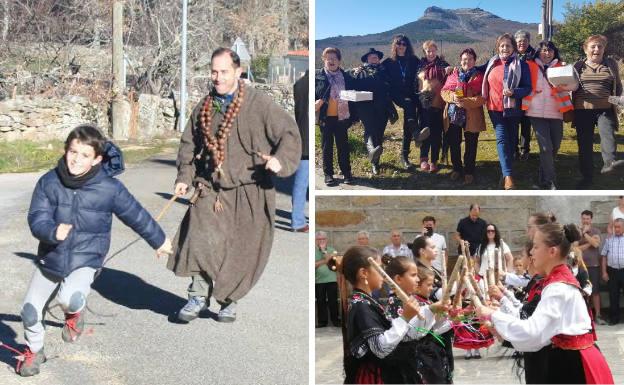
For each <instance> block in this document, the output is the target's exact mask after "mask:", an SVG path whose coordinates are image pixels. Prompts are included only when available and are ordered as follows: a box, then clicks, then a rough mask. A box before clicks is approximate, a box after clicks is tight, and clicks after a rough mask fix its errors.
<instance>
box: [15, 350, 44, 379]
mask: <svg viewBox="0 0 624 385" xmlns="http://www.w3.org/2000/svg"><path fill="white" fill-rule="evenodd" d="M18 359H19V361H18V362H17V367H16V368H15V371H16V372H17V373H18V374H19V375H20V376H22V377H30V376H34V375H35V374H39V366H40V365H41V364H42V363H44V362H46V356H45V354H44V353H43V348H42V349H41V350H40V351H38V352H37V353H33V352H31V351H30V348H29V347H26V349H25V350H24V352H23V353H22V354H21V355H20V356H19V358H18Z"/></svg>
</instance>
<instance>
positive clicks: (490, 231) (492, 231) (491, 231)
mask: <svg viewBox="0 0 624 385" xmlns="http://www.w3.org/2000/svg"><path fill="white" fill-rule="evenodd" d="M487 232H488V233H495V232H496V230H487Z"/></svg>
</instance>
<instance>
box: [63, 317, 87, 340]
mask: <svg viewBox="0 0 624 385" xmlns="http://www.w3.org/2000/svg"><path fill="white" fill-rule="evenodd" d="M83 330H84V311H80V312H78V313H74V314H69V313H65V326H63V332H62V333H61V337H62V338H63V341H65V342H74V341H76V340H77V339H78V337H80V335H81V334H82V331H83Z"/></svg>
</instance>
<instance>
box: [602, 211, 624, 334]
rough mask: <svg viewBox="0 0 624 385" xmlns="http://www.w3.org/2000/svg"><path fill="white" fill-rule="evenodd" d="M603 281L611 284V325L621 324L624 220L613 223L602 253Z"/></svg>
mask: <svg viewBox="0 0 624 385" xmlns="http://www.w3.org/2000/svg"><path fill="white" fill-rule="evenodd" d="M600 255H601V256H602V280H603V281H605V282H607V283H608V284H609V325H617V324H618V323H619V322H620V291H621V290H622V288H623V287H624V219H621V218H618V219H616V220H615V221H613V235H612V236H611V237H609V238H607V239H606V240H605V242H604V245H603V246H602V251H601V253H600Z"/></svg>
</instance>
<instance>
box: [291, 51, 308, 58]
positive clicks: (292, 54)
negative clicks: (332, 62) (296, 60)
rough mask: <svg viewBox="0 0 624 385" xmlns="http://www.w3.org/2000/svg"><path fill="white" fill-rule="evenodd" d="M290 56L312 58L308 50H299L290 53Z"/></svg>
mask: <svg viewBox="0 0 624 385" xmlns="http://www.w3.org/2000/svg"><path fill="white" fill-rule="evenodd" d="M288 55H290V56H306V57H307V56H310V54H309V53H308V50H307V49H299V50H296V51H288Z"/></svg>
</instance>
